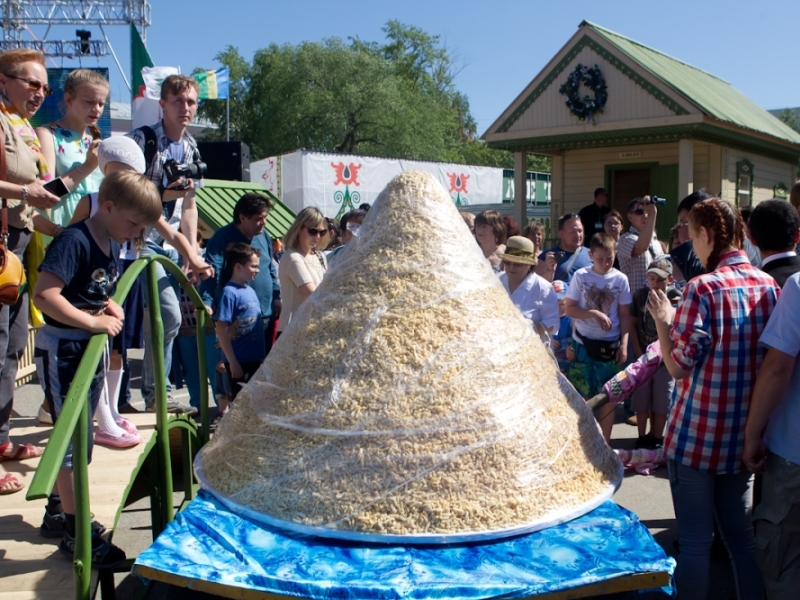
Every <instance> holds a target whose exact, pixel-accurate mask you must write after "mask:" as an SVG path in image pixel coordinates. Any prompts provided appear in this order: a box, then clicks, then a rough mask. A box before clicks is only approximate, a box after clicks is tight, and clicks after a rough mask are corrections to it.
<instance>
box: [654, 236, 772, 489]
mask: <svg viewBox="0 0 800 600" xmlns="http://www.w3.org/2000/svg"><path fill="white" fill-rule="evenodd" d="M779 293H780V289H779V287H778V284H777V283H776V281H775V280H774V279H773V278H772V277H770V276H769V275H767V274H765V273H764V272H763V271H760V270H759V269H757V268H755V267H753V266H752V265H751V264H750V262H749V261H748V259H747V255H746V254H745V253H744V252H743V251H741V250H738V251H736V252H730V253H727V254H724V255H723V256H722V257H721V260H720V263H719V266H718V267H717V269H716V270H715V271H713V272H711V273H706V274H705V275H700V276H698V277H695V278H694V279H692V280H691V281H690V282H689V283H688V284H687V286H686V290H685V291H684V293H683V301H682V302H681V304H680V305H679V306H678V310H677V313H676V315H675V321H674V323H673V325H672V329H671V331H670V336H671V337H672V341H673V342H674V348H673V350H672V358H673V359H674V360H675V362H676V363H677V364H678V366H679V367H680V368H681V369H683V370H685V371H689V372H690V373H691V374H690V375H689V376H687V377H684V378H682V379H678V380H677V383H676V386H675V392H674V393H673V397H672V403H671V406H670V412H669V417H668V419H667V435H666V437H665V439H664V448H665V449H666V453H667V457H668V458H671V459H673V460H676V461H677V462H680V463H682V464H684V465H686V466H688V467H691V468H693V469H697V470H698V471H702V472H704V473H715V474H733V473H738V472H740V471H741V468H742V466H741V461H742V450H743V448H744V426H745V423H746V421H747V411H748V409H749V407H750V395H751V393H752V390H753V384H754V383H755V379H756V373H757V372H758V369H759V367H760V366H761V361H762V360H763V358H764V353H765V351H764V348H762V347H759V345H758V339H759V337H760V336H761V332H762V331H763V330H764V328H765V327H766V325H767V321H768V320H769V315H770V313H771V312H772V309H773V308H774V306H775V304H776V302H777V300H778V295H779Z"/></svg>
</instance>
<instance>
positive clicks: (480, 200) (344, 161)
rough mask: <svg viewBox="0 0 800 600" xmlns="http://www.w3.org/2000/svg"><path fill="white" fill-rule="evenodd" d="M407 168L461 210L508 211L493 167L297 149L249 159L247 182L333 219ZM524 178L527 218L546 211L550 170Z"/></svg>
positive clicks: (504, 186)
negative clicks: (427, 178) (433, 182)
mask: <svg viewBox="0 0 800 600" xmlns="http://www.w3.org/2000/svg"><path fill="white" fill-rule="evenodd" d="M408 170H417V171H425V172H428V173H430V174H432V175H433V176H434V177H435V178H436V179H437V180H438V181H439V182H440V183H441V184H442V186H443V187H444V189H445V190H446V191H447V192H448V193H449V194H450V197H451V198H452V199H453V202H454V203H455V204H456V206H457V207H458V208H459V210H461V211H469V212H473V213H475V212H480V211H482V210H487V209H489V208H491V209H494V210H499V211H500V212H503V213H506V214H511V209H512V206H513V200H514V189H515V188H514V179H513V171H509V170H504V169H501V168H494V167H478V166H472V165H462V164H455V163H439V162H429V161H419V160H404V159H393V158H379V157H374V156H359V155H353V154H334V153H326V152H312V151H309V150H297V151H295V152H291V153H289V154H284V155H281V156H272V157H269V158H265V159H262V160H259V161H256V162H253V163H251V164H250V180H251V181H252V182H256V183H261V184H263V185H264V186H266V188H267V189H268V190H269V191H270V192H272V193H273V194H274V195H275V196H277V197H278V198H279V199H280V200H281V202H283V203H284V204H285V205H286V206H288V207H289V208H290V209H291V210H293V211H294V212H295V213H297V212H300V211H301V210H302V209H303V208H305V207H307V206H315V207H317V208H319V209H320V211H322V213H323V214H324V215H325V216H326V217H331V218H339V217H341V216H342V215H343V214H344V213H346V212H347V211H349V210H352V209H353V208H358V206H359V205H361V204H364V203H366V204H370V205H371V204H372V203H373V202H374V201H375V199H376V198H377V197H378V194H380V193H381V191H383V189H384V188H385V187H386V184H388V183H389V182H390V181H391V180H392V179H393V178H394V177H395V176H396V175H398V174H399V173H401V172H403V171H408ZM526 176H527V182H526V183H523V186H525V190H526V191H525V194H526V196H527V201H528V205H529V209H530V214H529V215H528V218H530V217H532V216H536V215H538V214H547V215H549V212H550V211H549V208H546V207H549V203H550V193H549V192H550V174H549V173H534V172H528V173H527V174H526ZM537 208H538V210H537ZM545 208H546V210H543V209H545ZM521 225H524V223H521Z"/></svg>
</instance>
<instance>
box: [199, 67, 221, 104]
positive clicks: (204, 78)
mask: <svg viewBox="0 0 800 600" xmlns="http://www.w3.org/2000/svg"><path fill="white" fill-rule="evenodd" d="M229 75H230V70H229V69H228V67H223V68H222V69H217V70H216V71H203V72H202V73H195V74H194V75H192V77H194V78H195V79H196V80H197V83H198V84H199V85H200V96H199V98H198V99H199V100H225V99H226V98H227V97H228V79H229Z"/></svg>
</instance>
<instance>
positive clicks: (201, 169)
mask: <svg viewBox="0 0 800 600" xmlns="http://www.w3.org/2000/svg"><path fill="white" fill-rule="evenodd" d="M206 171H208V165H207V164H206V163H204V162H200V161H199V160H198V161H197V162H193V163H186V164H180V163H179V162H178V161H177V160H175V159H174V158H170V159H169V160H168V161H166V162H165V163H164V173H165V174H166V176H167V181H169V182H170V183H174V182H175V181H177V180H178V179H180V178H181V177H185V178H186V179H200V178H201V177H203V175H205V173H206Z"/></svg>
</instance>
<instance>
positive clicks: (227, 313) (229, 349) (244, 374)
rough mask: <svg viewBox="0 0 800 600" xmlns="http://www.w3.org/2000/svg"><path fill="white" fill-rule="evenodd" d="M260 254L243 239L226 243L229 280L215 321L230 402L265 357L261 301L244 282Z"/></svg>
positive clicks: (252, 275) (255, 268)
mask: <svg viewBox="0 0 800 600" xmlns="http://www.w3.org/2000/svg"><path fill="white" fill-rule="evenodd" d="M260 256H261V252H260V251H259V249H258V248H255V247H254V246H251V245H250V244H245V243H244V242H236V243H233V244H228V247H227V248H226V249H225V265H226V268H227V272H228V274H229V275H230V279H229V280H228V283H226V284H225V287H224V288H222V292H221V293H220V296H219V301H218V302H217V314H216V321H217V338H218V339H219V345H220V348H221V349H222V352H223V354H224V356H225V360H224V363H225V370H226V371H227V373H228V375H229V376H230V380H231V396H230V400H231V401H232V400H234V399H235V398H236V395H237V394H238V393H239V392H240V391H241V386H242V385H244V384H245V383H247V382H248V381H250V378H251V377H252V376H253V375H254V374H255V372H256V371H257V370H258V368H259V367H260V366H261V363H262V362H264V359H265V358H266V356H267V349H266V346H265V344H264V324H263V320H262V318H261V303H260V302H259V300H258V296H257V295H256V293H255V291H254V290H253V288H252V287H250V286H249V285H247V283H248V282H249V281H253V279H255V278H256V276H257V275H258V270H259V264H260V263H259V261H260ZM222 404H223V406H220V414H223V415H224V414H225V412H226V411H227V409H228V406H227V404H228V402H227V401H225V402H223V403H222Z"/></svg>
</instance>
